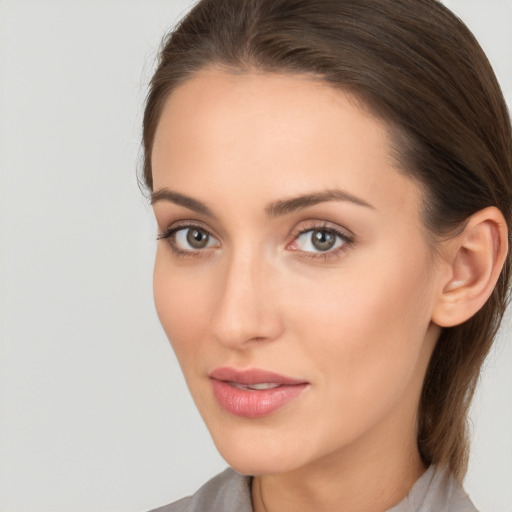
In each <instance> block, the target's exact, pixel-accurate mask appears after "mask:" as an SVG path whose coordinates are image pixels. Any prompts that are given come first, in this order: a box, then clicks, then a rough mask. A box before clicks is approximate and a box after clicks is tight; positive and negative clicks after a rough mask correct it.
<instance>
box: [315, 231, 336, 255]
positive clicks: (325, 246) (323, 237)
mask: <svg viewBox="0 0 512 512" xmlns="http://www.w3.org/2000/svg"><path fill="white" fill-rule="evenodd" d="M312 243H313V246H314V247H315V248H316V249H318V250H319V251H327V250H329V249H331V248H332V247H333V246H334V244H335V243H336V238H335V237H334V235H333V234H332V233H329V232H328V231H313V234H312Z"/></svg>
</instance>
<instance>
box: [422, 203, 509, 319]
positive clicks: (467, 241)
mask: <svg viewBox="0 0 512 512" xmlns="http://www.w3.org/2000/svg"><path fill="white" fill-rule="evenodd" d="M447 244H448V245H447V246H446V247H445V248H443V251H442V254H443V257H442V259H443V265H447V266H448V271H447V272H446V274H445V273H443V276H445V277H443V280H442V282H441V286H440V292H439V297H438V301H437V303H436V304H435V307H434V310H433V313H432V321H433V322H434V323H435V324H437V325H439V326H440V327H453V326H455V325H458V324H461V323H463V322H465V321H466V320H468V319H469V318H471V317H472V316H473V315H474V314H475V313H476V312H477V311H478V310H479V309H480V308H481V307H482V306H483V305H484V304H485V302H486V301H487V299H488V298H489V296H490V295H491V293H492V291H493V289H494V287H495V285H496V282H497V280H498V278H499V275H500V272H501V269H502V268H503V265H504V263H505V260H506V257H507V252H508V229H507V223H506V222H505V218H504V217H503V214H502V213H501V212H500V210H498V209H497V208H495V207H489V208H485V209H483V210H480V211H478V212H477V213H475V214H474V215H472V216H471V217H470V218H469V220H468V222H467V224H466V227H465V228H464V231H463V232H462V233H461V234H460V235H458V236H457V237H455V238H453V239H451V240H449V241H448V242H447ZM446 276H447V277H446Z"/></svg>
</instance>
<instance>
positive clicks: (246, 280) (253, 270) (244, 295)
mask: <svg viewBox="0 0 512 512" xmlns="http://www.w3.org/2000/svg"><path fill="white" fill-rule="evenodd" d="M223 263H224V265H223V268H222V272H221V275H220V276H219V278H220V280H221V283H220V286H219V293H218V296H217V298H216V304H215V307H214V310H213V315H212V319H211V326H212V331H213V335H214V337H215V338H216V339H217V340H218V341H219V342H221V343H222V344H224V345H226V346H231V347H233V348H235V347H243V346H245V345H246V344H247V343H248V342H250V341H255V340H258V341H262V340H270V339H274V338H275V337H277V336H278V335H279V333H280V329H281V326H280V324H281V323H280V319H279V318H278V311H277V309H276V308H275V299H276V297H275V296H273V294H272V291H271V288H270V287H269V284H270V281H269V279H270V277H271V276H270V274H271V265H270V264H269V262H268V261H267V260H266V259H265V258H264V255H263V254H262V252H261V251H258V250H257V248H254V247H251V246H250V245H245V246H244V247H240V248H238V249H236V250H235V249H232V250H231V251H230V254H229V255H226V258H225V261H224V262H223Z"/></svg>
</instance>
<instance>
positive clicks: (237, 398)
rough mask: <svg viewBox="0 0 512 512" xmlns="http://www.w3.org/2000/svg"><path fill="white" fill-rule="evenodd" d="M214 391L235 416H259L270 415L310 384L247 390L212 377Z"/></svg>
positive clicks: (220, 402)
mask: <svg viewBox="0 0 512 512" xmlns="http://www.w3.org/2000/svg"><path fill="white" fill-rule="evenodd" d="M211 382H212V385H213V393H214V395H215V398H216V399H217V401H218V402H219V404H220V406H221V407H222V408H223V409H224V410H226V411H227V412H229V413H231V414H234V415H235V416H241V417H244V418H259V417H261V416H268V415H269V414H272V413H273V412H274V411H276V410H277V409H280V408H281V407H284V406H285V405H286V404H288V403H289V402H291V401H292V400H293V399H294V398H297V397H298V396H299V395H300V394H301V393H302V392H303V391H304V390H305V389H306V388H307V387H308V384H307V383H304V384H295V385H293V386H292V385H282V386H279V387H277V388H273V389H264V390H245V389H239V388H236V387H235V386H234V385H232V384H230V383H229V382H225V381H222V380H216V379H211Z"/></svg>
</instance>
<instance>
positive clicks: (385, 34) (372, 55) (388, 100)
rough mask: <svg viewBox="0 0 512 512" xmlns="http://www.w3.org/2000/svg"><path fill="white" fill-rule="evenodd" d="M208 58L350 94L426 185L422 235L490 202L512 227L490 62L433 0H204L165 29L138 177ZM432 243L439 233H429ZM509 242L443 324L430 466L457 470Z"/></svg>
mask: <svg viewBox="0 0 512 512" xmlns="http://www.w3.org/2000/svg"><path fill="white" fill-rule="evenodd" d="M213 65H219V66H222V67H223V68H225V69H226V70H228V71H232V72H235V73H243V72H247V71H251V70H254V69H256V70H258V71H263V72H270V73H272V72H277V73H301V74H304V73H306V74H309V75H311V76H312V77H314V78H315V79H319V80H322V81H324V82H326V83H328V84H330V85H331V86H333V87H335V88H338V89H340V90H342V91H345V92H348V93H351V94H353V95H355V96H356V97H357V98H358V99H359V100H360V101H361V102H362V104H363V105H365V106H366V107H367V108H368V109H369V110H370V112H372V113H373V114H374V115H376V116H378V117H380V118H382V119H383V120H385V121H386V122H387V123H388V125H389V127H390V132H391V134H392V136H393V137H392V138H393V141H394V151H395V153H396V155H395V156H396V159H397V167H398V168H399V169H400V171H401V172H403V173H405V174H406V175H409V176H412V177H413V178H414V179H416V180H417V181H418V182H419V183H420V184H421V185H422V187H423V189H424V191H425V197H426V199H425V204H424V205H423V217H424V223H425V226H426V227H427V228H428V232H429V233H430V234H431V235H432V239H433V240H434V241H435V240H436V239H439V238H442V237H446V236H450V234H452V233H454V232H455V231H456V230H457V229H460V228H461V227H462V226H464V223H465V221H466V220H467V219H468V217H469V216H471V215H472V214H474V213H475V212H477V211H479V210H481V209H483V208H486V207H488V206H496V207H497V208H499V209H500V210H501V212H502V213H503V215H504V217H505V219H506V221H507V225H508V227H509V233H510V227H511V225H512V136H511V126H510V118H509V114H508V112H507V107H506V104H505V101H504V99H503V95H502V93H501V90H500V87H499V85H498V82H497V80H496V77H495V75H494V72H493V70H492V68H491V66H490V64H489V62H488V60H487V58H486V56H485V54H484V52H483V51H482V49H481V48H480V46H479V44H478V43H477V41H476V39H475V38H474V36H473V35H472V34H471V32H470V31H469V30H468V28H467V27H466V26H465V25H464V24H463V23H462V22H461V21H460V20H459V19H458V18H457V17H456V16H455V15H454V14H453V13H452V12H451V11H449V10H448V9H447V8H446V7H444V6H443V5H442V4H441V3H439V2H438V1H437V0H393V1H389V0H201V1H199V2H198V3H197V4H196V5H195V6H194V7H193V9H192V10H191V11H190V12H189V13H188V15H187V16H186V17H185V18H184V19H183V20H182V21H181V22H180V23H179V25H178V26H177V27H176V28H175V29H174V30H173V31H172V32H171V33H170V34H169V35H168V36H167V37H166V39H165V40H164V42H163V46H162V49H161V52H160V57H159V63H158V67H157V69H156V72H155V73H154V76H153V78H152V80H151V84H150V89H149V93H148V97H147V102H146V108H145V113H144V125H143V149H144V160H143V179H144V182H145V184H146V186H147V187H148V188H149V189H150V190H152V186H153V182H152V172H151V152H152V147H153V140H154V136H155V131H156V128H157V125H158V122H159V118H160V114H161V112H162V109H163V106H164V103H165V101H166V100H167V98H168V96H169V94H171V92H172V91H173V90H174V89H175V88H176V87H177V86H178V85H180V84H181V83H183V82H184V81H186V80H187V79H190V78H192V76H193V75H194V73H196V72H198V71H200V70H202V69H204V68H206V67H209V66H213ZM434 243H435V242H434ZM510 272H511V252H510V250H509V254H508V257H507V261H506V263H505V266H504V268H503V271H502V274H501V276H500V278H499V281H498V283H497V286H496V288H495V289H494V291H493V293H492V295H491V297H490V298H489V300H488V301H487V303H486V304H485V305H484V307H483V308H482V309H481V310H480V311H479V312H478V313H477V314H476V315H474V316H473V317H472V318H471V319H469V320H468V321H466V322H465V323H463V324H461V325H458V326H456V327H452V328H446V329H444V330H443V332H442V334H441V337H440V339H439V340H438V343H437V345H436V348H435V350H434V353H433V355H432V359H431V361H430V366H429V368H428V370H427V374H426V377H425V382H424V386H423V391H422V397H421V402H420V407H419V411H418V447H419V450H420V454H421V456H422V458H423V460H424V462H425V463H426V464H431V463H436V464H438V465H441V466H444V467H446V468H447V469H448V470H449V471H450V472H451V473H452V474H453V475H454V476H456V477H457V478H459V479H462V477H463V476H464V474H465V471H466V467H467V456H468V440H467V439H468V436H467V426H466V423H467V413H468V407H469V404H470V402H471V399H472V396H473V393H474V390H475V386H476V383H477V380H478V376H479V372H480V368H481V365H482V363H483V361H484V359H485V357H486V355H487V353H488V351H489V349H490V347H491V345H492V342H493V339H494V336H495V334H496V330H497V329H498V327H499V324H500V322H501V319H502V316H503V313H504V311H505V308H506V304H507V299H508V294H509V285H510Z"/></svg>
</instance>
